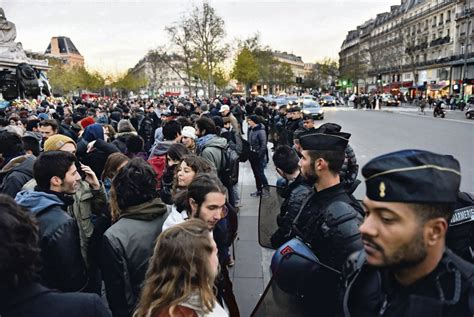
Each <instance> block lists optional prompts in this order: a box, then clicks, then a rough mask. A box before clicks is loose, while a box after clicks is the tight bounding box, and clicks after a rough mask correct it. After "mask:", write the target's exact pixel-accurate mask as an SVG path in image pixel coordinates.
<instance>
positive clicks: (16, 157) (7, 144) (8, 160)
mask: <svg viewBox="0 0 474 317" xmlns="http://www.w3.org/2000/svg"><path fill="white" fill-rule="evenodd" d="M0 154H1V156H2V157H3V163H1V164H0V167H1V170H0V193H3V194H7V195H10V197H12V198H15V196H16V194H17V193H18V192H19V191H20V190H21V188H22V187H23V185H24V184H25V183H26V182H28V181H29V180H30V179H32V178H33V164H34V162H35V159H36V157H35V156H33V155H28V154H25V150H24V147H23V141H22V139H21V137H20V136H19V135H18V134H16V133H14V132H7V131H1V132H0Z"/></svg>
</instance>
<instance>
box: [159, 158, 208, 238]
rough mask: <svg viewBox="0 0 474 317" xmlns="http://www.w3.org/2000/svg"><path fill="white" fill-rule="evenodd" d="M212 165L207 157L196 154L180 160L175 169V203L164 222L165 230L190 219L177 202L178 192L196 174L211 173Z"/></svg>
mask: <svg viewBox="0 0 474 317" xmlns="http://www.w3.org/2000/svg"><path fill="white" fill-rule="evenodd" d="M211 172H212V166H211V163H209V162H208V161H207V160H206V159H203V158H202V157H199V156H196V155H193V154H191V155H186V156H184V157H183V159H182V160H181V161H180V162H179V164H178V165H177V166H176V169H175V175H174V180H173V190H172V194H173V205H172V207H171V212H170V214H169V215H168V218H166V221H165V222H164V224H163V230H166V229H167V228H169V227H171V226H173V225H175V224H177V223H180V222H183V221H184V220H186V219H188V217H189V215H188V214H187V212H186V210H184V208H182V207H180V206H179V204H177V203H176V200H175V198H176V196H177V194H178V192H180V191H182V190H183V189H186V188H187V187H188V186H189V184H191V182H192V180H193V179H194V178H195V177H196V175H198V174H201V173H211Z"/></svg>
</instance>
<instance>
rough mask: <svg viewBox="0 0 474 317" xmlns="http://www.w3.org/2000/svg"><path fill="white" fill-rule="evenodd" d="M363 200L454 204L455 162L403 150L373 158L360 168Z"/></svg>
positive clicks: (457, 175)
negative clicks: (363, 184) (363, 191)
mask: <svg viewBox="0 0 474 317" xmlns="http://www.w3.org/2000/svg"><path fill="white" fill-rule="evenodd" d="M362 175H363V176H364V177H365V183H366V188H367V192H366V194H367V197H368V198H369V199H371V200H375V201H387V202H406V203H454V202H455V201H456V198H457V194H458V192H459V184H460V183H461V172H460V167H459V162H458V161H457V160H456V159H455V158H454V157H452V156H451V155H442V154H436V153H432V152H428V151H422V150H403V151H398V152H393V153H389V154H385V155H382V156H379V157H376V158H374V159H372V160H371V161H369V162H368V163H367V164H366V165H365V166H364V167H363V168H362Z"/></svg>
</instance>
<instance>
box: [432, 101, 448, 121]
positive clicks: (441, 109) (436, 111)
mask: <svg viewBox="0 0 474 317" xmlns="http://www.w3.org/2000/svg"><path fill="white" fill-rule="evenodd" d="M438 116H439V117H441V118H444V117H445V116H446V112H445V111H444V104H441V105H437V106H436V107H435V108H434V109H433V117H435V118H436V117H438Z"/></svg>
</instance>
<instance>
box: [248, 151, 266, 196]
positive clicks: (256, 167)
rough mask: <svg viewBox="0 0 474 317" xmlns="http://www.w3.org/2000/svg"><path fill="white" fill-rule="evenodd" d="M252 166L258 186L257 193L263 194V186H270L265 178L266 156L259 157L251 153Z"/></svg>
mask: <svg viewBox="0 0 474 317" xmlns="http://www.w3.org/2000/svg"><path fill="white" fill-rule="evenodd" d="M249 161H250V166H251V167H252V172H253V176H254V177H255V183H256V185H257V191H258V192H261V191H262V187H263V186H268V181H267V177H266V176H265V164H266V161H265V155H262V156H261V157H259V156H258V155H257V154H256V153H255V154H254V153H251V155H250V157H249Z"/></svg>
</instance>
